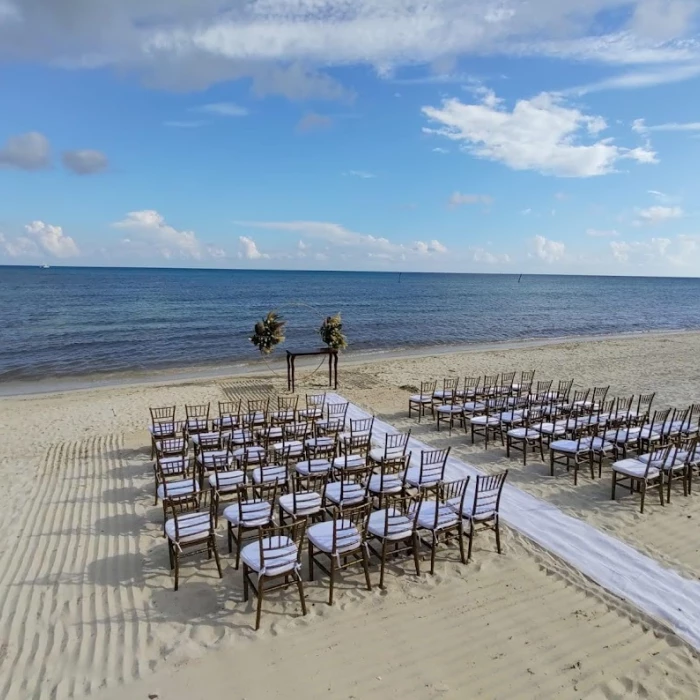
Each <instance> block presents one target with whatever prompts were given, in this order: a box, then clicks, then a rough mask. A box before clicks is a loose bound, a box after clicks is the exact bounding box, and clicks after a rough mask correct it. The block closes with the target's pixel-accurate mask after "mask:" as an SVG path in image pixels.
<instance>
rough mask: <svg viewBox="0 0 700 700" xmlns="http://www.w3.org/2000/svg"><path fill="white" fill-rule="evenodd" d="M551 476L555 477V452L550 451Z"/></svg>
mask: <svg viewBox="0 0 700 700" xmlns="http://www.w3.org/2000/svg"><path fill="white" fill-rule="evenodd" d="M549 475H550V476H554V452H553V451H552V450H551V449H550V450H549Z"/></svg>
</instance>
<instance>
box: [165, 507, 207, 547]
mask: <svg viewBox="0 0 700 700" xmlns="http://www.w3.org/2000/svg"><path fill="white" fill-rule="evenodd" d="M177 527H178V530H179V539H178V540H177V542H179V543H180V544H187V543H188V542H196V541H197V540H201V539H204V538H205V537H207V535H208V534H209V532H210V530H211V516H210V515H209V513H183V514H182V515H178V516H177ZM165 534H166V535H167V536H168V539H170V540H172V541H173V542H175V541H176V539H175V537H176V534H177V533H176V532H175V520H174V519H173V518H170V519H169V520H167V521H166V522H165Z"/></svg>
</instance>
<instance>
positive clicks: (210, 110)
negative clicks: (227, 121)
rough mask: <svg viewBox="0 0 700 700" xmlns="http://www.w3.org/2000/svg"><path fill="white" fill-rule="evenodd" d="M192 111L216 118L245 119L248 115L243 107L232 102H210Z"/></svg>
mask: <svg viewBox="0 0 700 700" xmlns="http://www.w3.org/2000/svg"><path fill="white" fill-rule="evenodd" d="M192 111H193V112H203V113H204V114H213V115H216V116H217V117H245V116H247V115H248V110H247V109H246V108H245V107H241V106H239V105H237V104H235V103H233V102H212V103H210V104H206V105H200V106H199V107H193V108H192Z"/></svg>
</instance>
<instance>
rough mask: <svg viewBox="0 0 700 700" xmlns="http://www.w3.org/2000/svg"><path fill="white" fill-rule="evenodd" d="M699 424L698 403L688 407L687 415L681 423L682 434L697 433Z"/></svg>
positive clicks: (699, 408) (699, 410)
mask: <svg viewBox="0 0 700 700" xmlns="http://www.w3.org/2000/svg"><path fill="white" fill-rule="evenodd" d="M699 422H700V403H694V404H691V405H690V406H689V407H688V415H687V417H686V419H685V420H684V421H683V425H682V426H681V429H682V432H683V433H688V432H693V433H697V432H698V427H699V425H698V424H699Z"/></svg>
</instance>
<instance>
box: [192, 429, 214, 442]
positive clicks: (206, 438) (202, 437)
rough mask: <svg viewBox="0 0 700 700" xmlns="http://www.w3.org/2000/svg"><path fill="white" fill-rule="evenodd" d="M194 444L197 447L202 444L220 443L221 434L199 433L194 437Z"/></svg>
mask: <svg viewBox="0 0 700 700" xmlns="http://www.w3.org/2000/svg"><path fill="white" fill-rule="evenodd" d="M191 439H192V443H193V444H195V445H199V444H200V443H205V444H206V443H207V442H209V443H218V442H219V433H218V432H216V433H212V432H208V433H197V434H196V435H193V436H192V438H191Z"/></svg>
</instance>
